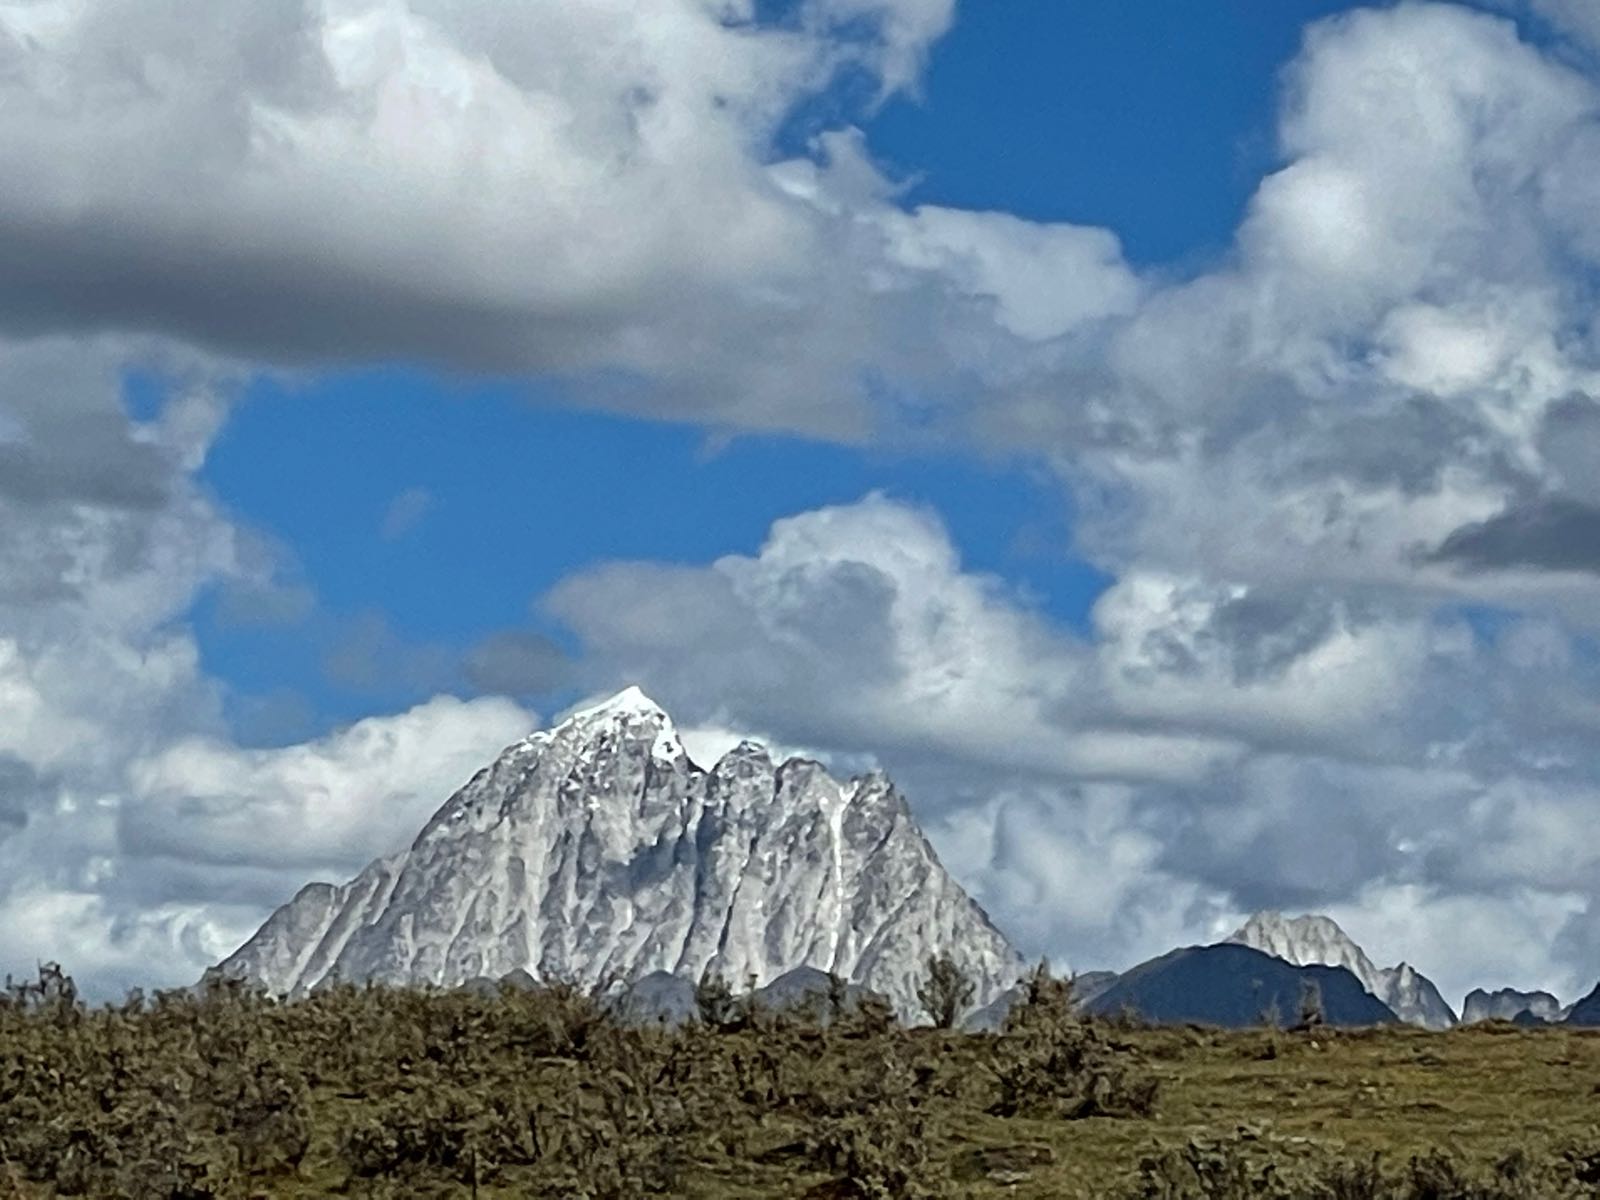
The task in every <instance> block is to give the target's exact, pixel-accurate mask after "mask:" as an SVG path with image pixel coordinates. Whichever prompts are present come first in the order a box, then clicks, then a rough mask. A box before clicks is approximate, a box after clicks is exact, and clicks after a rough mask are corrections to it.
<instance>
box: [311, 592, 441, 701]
mask: <svg viewBox="0 0 1600 1200" xmlns="http://www.w3.org/2000/svg"><path fill="white" fill-rule="evenodd" d="M456 667H457V656H456V655H455V654H454V653H452V652H451V651H450V650H449V649H448V648H447V647H444V646H439V645H432V644H429V643H425V642H414V641H411V640H409V639H407V638H406V637H404V636H403V635H402V634H400V633H399V632H398V631H397V630H396V629H395V628H394V626H393V625H391V624H390V622H389V619H388V618H387V617H386V616H384V615H383V614H382V613H380V612H375V611H374V612H365V613H362V614H360V615H359V616H356V617H354V618H352V619H350V620H348V621H344V622H341V623H340V624H339V625H338V626H337V627H336V631H335V632H334V633H333V635H332V639H331V644H330V645H329V646H328V648H327V650H326V651H325V652H324V653H323V656H322V670H323V673H324V674H325V675H326V676H327V678H328V679H329V680H330V681H331V682H333V683H335V684H337V685H338V686H340V687H342V688H347V689H349V690H350V691H353V692H360V693H366V694H370V695H388V694H396V693H398V694H402V695H406V696H421V695H427V694H428V693H430V692H435V691H439V690H441V689H445V688H449V687H450V686H452V684H453V683H454V682H455V679H456Z"/></svg>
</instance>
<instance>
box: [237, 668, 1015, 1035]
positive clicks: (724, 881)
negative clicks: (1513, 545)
mask: <svg viewBox="0 0 1600 1200" xmlns="http://www.w3.org/2000/svg"><path fill="white" fill-rule="evenodd" d="M941 952H948V953H950V954H951V955H953V956H954V957H955V958H956V960H957V961H958V962H959V963H960V964H961V965H962V966H963V967H964V968H965V969H966V970H967V971H968V972H969V973H970V975H971V976H972V977H973V979H974V981H975V982H976V984H977V995H976V997H975V1000H974V1003H975V1004H978V1005H981V1004H984V1003H987V1002H988V1001H989V1000H990V999H992V998H993V997H995V996H996V995H998V994H999V993H1000V992H1001V991H1002V990H1004V988H1006V987H1007V986H1009V985H1010V984H1011V983H1012V982H1013V981H1014V980H1015V979H1016V978H1017V976H1018V974H1019V972H1020V970H1021V966H1022V964H1021V960H1020V958H1019V956H1018V955H1017V953H1016V952H1015V951H1014V950H1013V949H1012V948H1011V946H1010V945H1009V944H1008V943H1007V942H1006V940H1005V938H1004V937H1003V936H1002V935H1001V934H1000V933H999V931H998V930H997V929H996V928H995V927H994V925H993V924H991V923H990V921H989V919H988V917H987V916H986V915H985V914H984V912H983V910H982V909H981V908H979V907H978V905H977V904H976V903H974V902H973V900H972V899H971V898H970V897H969V896H967V894H966V893H965V892H964V891H962V889H961V888H960V886H959V885H957V884H956V883H955V881H954V880H952V879H951V878H950V876H949V875H948V874H947V873H946V872H945V870H944V868H943V867H942V866H941V864H940V863H939V860H938V857H937V856H936V855H935V854H934V851H933V848H932V847H931V846H930V845H929V844H928V842H927V840H926V838H924V837H923V835H922V833H921V831H920V830H919V829H918V828H917V825H916V823H915V821H914V820H913V819H912V816H911V812H910V810H909V808H908V807H907V806H906V802H905V800H904V799H903V798H902V797H901V796H900V794H899V792H897V791H896V790H895V788H894V786H893V785H892V784H891V783H890V782H889V780H888V779H887V778H885V777H884V776H883V775H882V774H881V773H876V772H875V773H872V774H869V775H865V776H861V777H858V778H854V779H851V780H848V781H845V782H841V781H839V780H836V779H834V778H833V777H832V776H831V775H829V774H828V772H827V771H826V770H825V769H824V768H823V767H822V765H821V764H819V763H816V762H812V761H809V760H806V759H799V758H791V759H789V760H787V761H785V762H783V763H781V764H775V763H774V762H773V761H772V759H771V758H770V756H769V755H768V753H767V751H766V750H765V749H763V748H762V747H761V746H759V745H756V744H755V743H752V742H744V743H741V744H740V745H738V746H737V747H735V748H734V749H733V750H731V751H729V752H728V753H727V754H726V755H724V756H723V757H722V759H721V760H720V761H718V762H717V763H716V764H715V765H714V766H713V767H711V769H710V770H705V769H702V768H701V767H699V766H698V765H696V764H695V763H694V762H692V761H691V760H690V759H689V756H688V755H687V754H686V753H685V751H684V748H683V744H682V742H681V741H680V740H679V738H678V735H677V732H676V730H675V729H674V727H673V724H672V720H671V718H670V717H669V716H668V715H667V714H666V713H665V712H664V711H663V710H662V709H661V708H660V707H659V706H658V705H656V704H655V703H654V702H653V701H651V700H650V699H649V697H647V696H646V695H645V694H644V693H643V692H641V691H640V690H639V689H638V688H628V689H627V690H625V691H623V692H620V693H618V694H617V695H616V696H614V697H612V698H611V699H609V700H607V701H605V702H604V703H602V704H598V705H595V706H594V707H591V708H587V709H584V710H582V711H579V712H577V713H574V714H573V715H572V716H570V717H569V718H568V719H567V720H565V721H564V722H562V723H561V724H560V725H558V726H556V727H555V728H554V729H550V730H545V731H541V732H538V733H535V734H532V735H531V736H529V737H527V738H525V739H523V740H522V741H520V742H518V743H516V744H515V745H512V746H510V747H509V748H507V749H506V750H505V751H504V752H503V753H502V754H501V755H500V757H499V758H498V759H496V761H495V762H493V763H492V764H490V765H489V766H487V767H485V768H484V769H483V770H481V771H479V772H478V773H477V775H475V776H474V777H473V778H472V780H471V781H470V782H468V783H467V784H466V786H465V787H463V788H461V790H460V791H458V792H457V793H456V794H455V795H453V796H452V797H450V798H449V800H447V801H446V802H445V804H444V806H443V807H442V808H440V809H439V811H438V812H437V813H436V814H435V815H434V817H433V819H432V820H430V821H429V822H428V824H427V826H426V827H425V828H424V829H423V830H422V832H421V833H420V834H419V835H418V836H417V838H416V840H415V841H414V842H413V843H412V844H411V846H410V848H409V849H407V850H404V851H401V852H400V853H398V854H395V855H393V856H391V857H388V858H382V859H379V860H377V861H376V862H374V863H372V864H371V865H370V866H369V867H367V868H366V870H364V871H362V872H361V874H360V875H358V876H357V877H356V878H355V879H353V880H351V881H350V882H348V883H345V884H343V885H340V886H333V885H330V884H326V883H313V884H310V885H308V886H307V887H305V888H303V889H302V890H301V891H300V893H299V894H298V895H296V896H295V897H294V899H293V900H291V901H290V902H289V903H288V904H285V905H284V906H283V907H282V908H280V909H278V911H277V912H276V913H274V914H273V915H272V916H271V917H270V918H269V919H268V920H267V922H266V923H265V924H264V925H263V926H262V927H261V929H260V930H259V931H258V932H257V933H256V934H255V935H254V936H253V937H252V938H251V939H250V940H249V941H248V942H246V943H245V944H244V946H242V947H241V948H240V949H239V950H238V951H236V952H235V953H234V954H233V955H231V956H230V957H229V958H228V959H227V960H225V961H224V962H223V963H222V964H221V969H222V970H223V971H225V972H227V973H229V974H232V975H236V976H239V977H242V978H246V979H249V980H253V981H255V982H258V983H260V984H262V985H264V986H265V987H267V988H268V989H269V990H271V991H273V992H275V993H287V994H302V993H304V992H306V991H308V990H310V989H311V988H314V987H316V986H317V985H318V984H319V983H321V982H323V981H325V980H329V979H332V978H338V979H342V980H349V981H361V980H375V981H379V982H385V983H396V984H436V985H444V986H451V985H455V984H460V983H463V982H465V981H467V980H470V979H474V978H478V977H482V976H493V977H498V976H501V975H505V974H507V973H509V972H511V971H514V970H525V971H527V972H529V973H530V974H531V975H533V976H534V977H536V978H539V977H545V978H572V979H577V980H580V981H582V982H584V983H589V984H593V983H597V982H599V981H602V980H622V981H626V980H633V979H639V978H642V977H644V976H646V975H649V974H651V973H652V972H663V971H664V972H668V973H671V974H674V975H678V976H683V977H688V978H699V977H700V976H701V975H702V974H703V973H704V972H705V971H707V970H708V969H709V970H711V971H714V972H717V973H719V974H721V975H722V976H723V977H724V978H726V979H728V980H729V981H730V982H732V983H734V984H736V985H740V984H743V983H744V982H745V981H746V980H747V979H749V978H750V977H752V976H753V977H754V978H755V981H756V982H757V984H766V983H769V982H771V981H772V980H774V979H776V978H778V977H779V976H781V975H784V974H785V973H787V972H789V971H791V970H793V969H794V968H797V967H802V966H809V967H815V968H818V969H820V970H824V971H832V972H835V973H837V974H839V975H841V976H843V977H844V978H845V979H846V980H847V981H849V982H851V983H856V984H861V985H864V986H866V987H869V988H871V989H873V990H876V991H878V992H881V993H883V994H884V995H886V996H888V997H889V999H890V1000H891V1001H892V1002H893V1003H894V1004H895V1006H896V1007H897V1008H898V1009H899V1010H900V1011H901V1013H902V1014H903V1015H906V1016H916V1015H917V1002H916V985H917V982H918V981H919V980H920V978H921V975H922V972H923V969H924V966H925V964H926V962H927V959H928V957H929V956H930V955H933V954H936V953H941Z"/></svg>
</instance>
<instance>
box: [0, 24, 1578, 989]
mask: <svg viewBox="0 0 1600 1200" xmlns="http://www.w3.org/2000/svg"><path fill="white" fill-rule="evenodd" d="M127 13H128V10H127V8H126V6H125V5H123V4H121V3H119V2H118V0H71V2H69V0H35V2H34V3H31V4H28V5H23V6H17V5H11V6H0V164H4V166H5V168H6V169H5V170H4V171H0V705H3V707H4V713H5V716H6V720H4V721H0V970H4V969H10V968H11V967H13V966H25V965H26V964H27V963H29V962H31V961H32V960H33V959H34V958H35V957H45V958H63V959H67V960H70V961H71V962H72V963H73V964H74V965H75V967H76V968H77V974H78V975H79V976H80V977H81V978H83V979H85V980H88V981H92V982H93V984H94V986H96V987H98V988H101V989H103V990H108V991H114V990H115V989H116V988H117V987H119V986H122V985H126V984H131V983H146V984H148V983H161V982H182V981H186V980H188V979H192V978H193V977H194V976H195V974H196V973H197V972H198V970H199V969H201V968H202V967H203V966H205V965H206V964H207V963H209V962H214V961H216V960H217V959H218V958H219V957H220V956H221V955H223V954H225V953H227V952H228V951H229V950H231V949H232V948H233V947H234V946H236V945H237V944H238V943H239V941H240V940H241V939H242V938H243V937H245V936H246V935H248V933H250V932H251V931H252V930H254V929H255V928H256V927H257V926H258V925H259V923H260V921H261V920H262V918H263V917H264V915H265V914H266V913H267V912H269V911H270V910H271V908H272V907H273V906H274V905H275V904H277V903H279V902H280V901H281V900H282V899H283V898H284V897H286V896H288V895H292V894H293V893H294V891H296V890H297V889H298V888H299V887H300V886H302V885H303V884H304V882H305V881H306V880H308V879H311V878H324V879H344V878H348V877H350V876H351V875H352V874H353V873H354V872H356V871H358V870H360V869H361V867H362V866H363V865H364V864H365V863H366V862H368V861H370V860H371V859H372V858H373V857H374V856H376V855H379V854H384V853H388V852H389V851H391V850H392V849H393V848H394V847H395V846H397V845H402V844H404V843H405V841H406V840H407V839H409V838H410V837H411V836H412V834H413V833H414V831H415V830H416V829H417V828H418V827H420V825H421V824H422V823H423V822H424V821H426V819H427V817H428V816H429V814H431V813H432V812H433V811H434V810H435V809H436V808H437V807H438V805H439V803H440V802H441V801H442V799H443V798H444V797H445V796H447V795H448V794H449V792H450V791H451V789H453V788H454V787H456V786H458V785H459V783H460V781H461V780H462V779H464V778H466V777H467V776H468V775H470V774H471V773H472V771H473V770H475V769H477V767H478V766H480V765H481V764H482V763H484V762H485V761H487V760H488V759H489V758H490V757H492V756H493V755H494V753H495V752H496V751H497V750H498V749H499V748H500V747H501V746H503V745H504V744H505V743H506V742H508V741H510V740H512V739H514V738H516V737H520V736H522V735H523V734H524V733H525V732H526V731H527V730H528V729H529V728H530V727H534V726H538V725H541V724H543V723H545V722H548V721H549V720H552V719H554V718H556V717H558V716H559V715H560V713H561V712H562V711H563V710H564V709H566V708H567V707H568V706H569V705H571V704H573V703H575V702H577V701H579V700H580V699H584V698H587V697H590V696H595V695H599V694H602V693H605V692H608V691H612V690H616V689H619V688H620V687H622V686H624V685H626V684H630V683H636V684H640V685H642V686H643V687H644V688H645V689H646V690H647V691H648V692H649V693H650V694H651V695H653V696H654V697H656V698H657V699H658V700H660V701H662V702H663V703H665V704H666V705H667V706H668V707H669V708H670V709H671V711H672V712H673V713H674V715H675V717H676V718H677V720H678V721H679V723H680V725H681V726H682V727H683V730H684V733H685V737H686V739H687V740H688V742H689V744H691V746H692V747H694V748H695V749H696V753H699V754H701V755H702V756H704V757H711V756H714V755H715V754H717V753H718V752H719V749H720V748H722V747H725V746H727V745H730V744H731V739H736V738H737V737H739V736H742V735H746V734H748V735H754V736H758V737H761V738H765V739H767V740H768V741H770V742H771V743H773V744H775V745H777V746H780V747H784V748H792V749H799V750H804V751H806V752H808V753H812V754H815V755H818V756H821V757H823V758H826V759H828V760H829V761H831V762H833V763H834V764H835V765H837V766H839V767H840V768H841V769H844V770H853V769H856V768H858V767H860V766H864V765H867V764H876V765H880V766H883V767H886V768H887V769H888V770H890V772H891V773H892V774H893V776H894V777H895V778H896V779H897V780H899V781H900V782H901V783H902V785H903V786H904V788H905V789H906V791H907V794H908V795H909V796H910V797H911V799H912V803H913V805H914V807H915V811H916V812H917V815H918V817H919V819H920V820H921V821H922V823H923V824H924V826H925V828H926V829H927V831H928V833H929V835H930V837H931V838H932V839H933V841H934V843H935V845H936V846H937V848H938V850H939V852H940V854H941V855H942V856H943V858H944V860H945V861H946V863H947V864H948V865H949V867H950V869H951V870H952V872H953V873H954V874H955V875H956V877H957V878H958V879H959V880H960V881H961V882H962V883H963V885H964V886H966V887H968V888H969V889H970V890H971V891H972V892H973V893H974V894H975V895H977V896H978V897H979V899H980V900H981V901H982V902H983V903H984V905H985V906H986V907H987V909H988V910H989V911H990V912H991V913H992V914H993V915H994V916H995V917H996V919H997V920H998V921H999V922H1000V924H1001V925H1002V926H1003V927H1004V928H1005V929H1006V930H1007V931H1008V933H1010V934H1011V936H1012V937H1013V938H1014V939H1015V940H1016V941H1017V943H1018V944H1019V946H1021V947H1022V948H1023V949H1024V951H1025V952H1026V953H1028V954H1030V955H1031V954H1036V953H1047V954H1049V955H1050V956H1051V957H1052V959H1054V960H1055V961H1057V962H1059V963H1063V964H1065V965H1068V966H1073V967H1082V968H1094V967H1101V966H1112V967H1117V966H1123V965H1127V964H1128V963H1130V962H1132V961H1135V960H1137V959H1138V958H1139V957H1141V956H1146V955H1149V954H1152V953H1156V952H1160V951H1162V950H1165V949H1167V948H1169V947H1170V946H1172V945H1175V944H1180V943H1184V942H1194V941H1199V940H1202V939H1206V938H1210V937H1215V936H1218V935H1219V934H1221V933H1225V932H1227V931H1228V930H1229V929H1231V928H1232V927H1233V926H1234V925H1236V924H1237V923H1238V922H1239V921H1240V920H1241V919H1242V918H1243V917H1244V916H1245V915H1246V914H1248V913H1249V912H1251V911H1252V910H1255V909H1259V908H1264V907H1282V908H1300V909H1316V910H1319V911H1327V912H1330V913H1332V914H1334V915H1335V916H1337V917H1338V918H1339V919H1340V920H1341V922H1343V923H1344V924H1345V925H1346V927H1347V928H1349V929H1350V930H1351V932H1352V933H1354V934H1355V935H1356V936H1357V937H1358V939H1359V940H1361V941H1362V942H1363V943H1364V944H1365V945H1367V947H1368V948H1369V949H1370V950H1371V951H1372V952H1373V953H1374V955H1375V957H1377V958H1379V959H1383V960H1385V961H1389V960H1393V959H1397V958H1399V957H1402V956H1404V957H1407V958H1409V959H1410V960H1412V961H1414V962H1416V963H1418V965H1419V966H1421V967H1423V968H1424V969H1426V970H1428V971H1430V973H1431V974H1432V975H1433V976H1434V977H1435V978H1436V979H1437V980H1438V981H1439V982H1440V983H1441V985H1442V986H1444V988H1445V990H1446V992H1447V993H1448V994H1459V991H1461V990H1464V989H1465V988H1466V987H1469V986H1476V985H1480V984H1481V985H1488V986H1499V985H1516V986H1521V987H1526V986H1545V987H1549V988H1554V989H1556V990H1557V991H1559V992H1563V994H1566V993H1572V992H1573V991H1574V989H1577V988H1580V987H1581V988H1584V989H1587V988H1588V987H1589V986H1591V985H1592V984H1593V980H1594V978H1595V977H1596V976H1600V890H1597V888H1596V884H1595V880H1596V879H1600V846H1596V845H1594V844H1593V839H1592V837H1590V836H1589V832H1590V831H1591V830H1592V829H1593V828H1594V819H1595V814H1596V813H1597V812H1600V753H1597V752H1596V750H1595V747H1596V746H1597V745H1600V716H1597V714H1600V671H1597V670H1596V666H1597V662H1596V656H1595V654H1594V650H1593V647H1594V645H1595V636H1596V626H1595V618H1594V615H1593V614H1594V613H1596V612H1600V553H1597V552H1596V550H1595V547H1596V546H1597V545H1600V486H1597V485H1596V484H1595V482H1594V481H1595V480H1596V479H1600V322H1597V321H1596V320H1595V316H1594V303H1593V300H1594V296H1595V279H1596V278H1597V277H1600V276H1597V272H1600V225H1597V222H1596V218H1595V213H1596V212H1597V211H1600V166H1597V164H1600V69H1597V53H1600V9H1597V8H1596V6H1594V5H1593V4H1591V3H1589V0H1484V3H1481V4H1468V3H1462V2H1451V0H1440V2H1435V3H1427V2H1423V0H1412V2H1408V3H1398V4H1378V5H1341V4H1332V3H1323V2H1315V3H1314V2H1311V0H1208V2H1206V3H1197V2H1193V0H1151V2H1150V3H1146V4H1140V5H1136V6H1135V5H1127V4H1120V3H1110V2H1109V0H1107V2H1095V3H1087V2H1072V3H1060V2H1056V3H1048V2H1046V0H1005V2H1003V3H984V2H981V0H781V2H773V3H768V2H766V0H760V2H757V3H749V4H746V3H741V2H740V0H727V2H726V3H721V4H709V3H706V2H704V0H658V2H657V3H652V4H650V5H636V4H628V3H622V2H621V0H586V2H585V3H582V4H557V3H546V2H544V0H526V2H525V3H517V4H509V3H506V2H505V0H451V2H450V3H448V4H444V3H439V2H438V0H394V2H389V0H338V2H337V3H335V2H333V0H297V2H296V3H293V4H281V5H262V4H260V3H258V0H207V2H206V3H201V0H173V2H172V3H170V4H166V5H162V6H157V7H156V8H154V9H151V10H149V11H146V12H141V18H140V19H139V20H138V21H131V20H130V19H129V17H128V15H127ZM1463 931H1466V932H1463Z"/></svg>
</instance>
